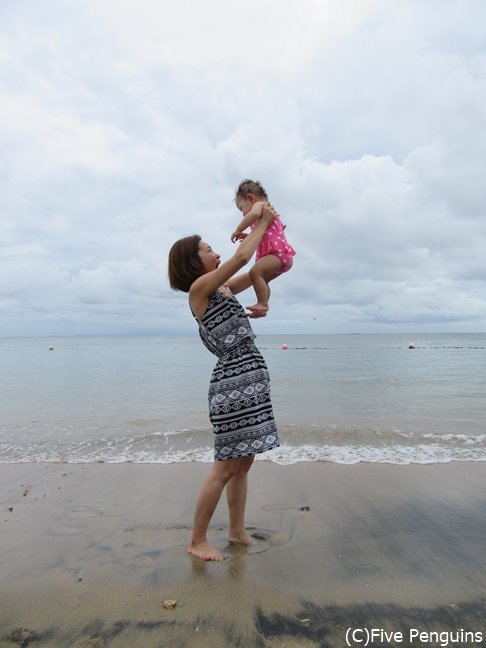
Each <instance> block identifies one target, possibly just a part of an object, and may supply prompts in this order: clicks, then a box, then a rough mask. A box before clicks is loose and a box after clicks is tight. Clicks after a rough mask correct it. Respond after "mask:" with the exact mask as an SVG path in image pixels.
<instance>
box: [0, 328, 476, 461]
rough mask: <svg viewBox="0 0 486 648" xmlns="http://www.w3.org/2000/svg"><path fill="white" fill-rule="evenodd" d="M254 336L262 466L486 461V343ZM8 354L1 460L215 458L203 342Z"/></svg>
mask: <svg viewBox="0 0 486 648" xmlns="http://www.w3.org/2000/svg"><path fill="white" fill-rule="evenodd" d="M256 341H257V344H258V346H259V347H260V349H261V351H262V352H263V355H264V356H265V358H266V360H267V363H268V366H269V369H270V374H271V378H272V400H273V404H274V411H275V416H276V419H277V421H278V424H279V431H280V437H281V447H280V448H279V449H277V450H275V451H273V452H271V453H268V454H265V455H261V456H259V457H258V458H259V459H260V460H270V461H274V462H277V463H284V464H286V463H294V462H296V461H316V460H319V461H334V462H338V463H354V462H358V461H371V462H389V463H411V462H416V463H437V462H445V461H451V460H473V461H484V460H485V459H486V426H485V423H484V421H485V420H486V396H485V393H484V385H485V384H486V362H485V360H486V334H435V335H432V334H426V335H415V336H414V337H413V342H414V344H415V348H414V349H409V348H408V347H409V343H410V342H411V341H412V339H411V336H405V335H290V336H260V337H258V338H257V340H256ZM283 343H285V344H287V345H288V347H289V348H288V349H287V350H282V344H283ZM51 345H52V346H53V347H54V349H53V350H52V351H50V350H49V346H51ZM0 359H1V366H2V371H1V375H0V409H1V411H2V418H1V424H0V461H2V462H23V461H68V462H91V461H107V462H120V461H134V462H154V463H170V462H181V461H183V462H185V461H211V460H212V449H211V446H212V438H211V435H212V433H211V428H210V425H209V421H208V414H207V388H208V382H209V376H210V373H211V370H212V367H213V366H214V364H215V360H216V359H215V358H214V356H212V355H211V354H210V353H209V352H208V351H207V350H206V349H205V348H204V347H203V346H202V344H201V342H200V340H199V339H198V338H197V337H185V338H182V337H181V338H169V337H166V338H164V337H66V338H57V339H55V338H53V339H46V338H30V339H2V340H0Z"/></svg>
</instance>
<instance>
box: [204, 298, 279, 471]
mask: <svg viewBox="0 0 486 648" xmlns="http://www.w3.org/2000/svg"><path fill="white" fill-rule="evenodd" d="M199 335H200V336H201V339H202V341H203V343H204V345H205V346H206V347H207V348H208V349H209V350H210V351H211V353H214V354H215V355H216V356H218V361H217V363H216V366H215V368H214V370H213V373H212V376H211V382H210V384H209V398H208V399H209V419H210V421H211V423H212V424H213V429H214V459H215V460H216V461H222V460H226V459H234V458H235V457H246V456H248V455H254V454H257V453H260V452H266V451H267V450H271V449H272V448H276V447H277V446H278V445H279V442H278V432H277V427H276V425H275V420H274V417H273V411H272V403H271V401H270V377H269V374H268V369H267V365H266V364H265V360H264V359H263V356H262V354H261V353H260V351H259V350H258V349H257V347H256V346H255V343H254V342H253V340H254V339H255V334H254V333H253V331H252V329H251V326H250V322H249V321H248V316H247V315H246V313H245V311H244V310H243V307H242V306H241V304H240V303H239V301H238V300H237V299H236V297H234V296H231V297H229V296H228V295H226V294H225V293H223V292H222V291H221V290H216V291H215V292H213V293H211V295H210V296H209V302H208V308H207V310H206V313H205V314H204V317H203V319H202V321H201V323H200V324H199Z"/></svg>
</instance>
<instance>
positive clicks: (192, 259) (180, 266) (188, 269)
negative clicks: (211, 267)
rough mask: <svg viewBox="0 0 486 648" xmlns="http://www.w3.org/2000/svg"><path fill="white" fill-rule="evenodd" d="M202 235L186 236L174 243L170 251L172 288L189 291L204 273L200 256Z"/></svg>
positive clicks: (170, 280)
mask: <svg viewBox="0 0 486 648" xmlns="http://www.w3.org/2000/svg"><path fill="white" fill-rule="evenodd" d="M200 242H201V237H200V236H198V235H197V234H193V235H192V236H186V237H185V238H181V239H179V240H178V241H176V242H175V243H174V245H173V246H172V247H171V248H170V252H169V283H170V287H171V288H172V290H182V291H183V292H189V289H190V287H191V286H192V284H193V283H194V282H195V281H196V279H197V278H198V277H200V276H201V275H202V274H203V265H202V262H201V259H200V257H199V243H200Z"/></svg>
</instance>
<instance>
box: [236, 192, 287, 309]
mask: <svg viewBox="0 0 486 648" xmlns="http://www.w3.org/2000/svg"><path fill="white" fill-rule="evenodd" d="M267 201H268V196H267V192H266V191H265V189H264V188H263V187H262V185H261V184H260V182H258V181H256V182H255V181H253V180H243V181H242V182H240V184H239V186H238V188H237V190H236V195H235V202H236V206H237V207H238V209H239V210H240V211H241V212H242V214H243V220H242V221H241V223H240V224H239V225H238V227H237V228H236V229H235V231H234V232H233V234H232V235H231V240H232V241H233V243H236V241H242V240H243V239H244V238H245V236H247V235H246V234H245V233H244V230H245V229H247V228H248V227H251V229H252V230H253V229H254V227H255V225H256V223H257V221H258V219H259V218H261V215H262V209H263V206H264V205H265V204H266V203H267ZM284 228H285V225H282V221H281V220H280V218H279V217H278V216H277V217H276V218H275V219H274V220H273V222H272V223H271V224H270V226H269V227H268V228H267V230H266V231H265V234H264V235H263V238H262V240H261V242H260V244H259V246H258V248H257V253H256V262H255V265H254V266H253V267H252V268H251V270H250V279H251V281H252V283H253V287H254V289H255V293H256V298H257V303H256V304H254V305H253V306H248V307H247V309H248V310H249V311H251V312H250V314H249V315H248V317H265V315H266V314H267V313H268V300H269V298H270V288H269V286H268V282H269V281H271V280H272V279H275V278H276V277H278V276H279V275H281V274H283V273H284V272H287V270H290V268H291V267H292V264H293V259H292V257H293V256H295V250H294V248H293V247H292V246H291V245H290V244H289V242H288V241H287V238H286V236H285V233H284Z"/></svg>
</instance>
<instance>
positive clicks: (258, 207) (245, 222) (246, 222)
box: [231, 201, 267, 243]
mask: <svg viewBox="0 0 486 648" xmlns="http://www.w3.org/2000/svg"><path fill="white" fill-rule="evenodd" d="M266 204H267V203H265V202H263V201H261V202H260V201H259V202H256V203H254V205H253V206H252V208H251V209H250V211H249V212H248V214H247V215H246V216H244V217H243V219H242V220H241V223H240V224H239V225H238V227H237V228H236V229H235V231H234V232H233V234H232V235H231V241H232V242H233V243H236V241H241V240H242V239H243V238H245V237H244V236H243V232H244V231H245V230H246V229H247V228H248V227H250V225H251V224H252V223H253V222H254V221H256V219H257V218H260V217H261V215H262V210H263V207H264V206H265V205H266Z"/></svg>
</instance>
